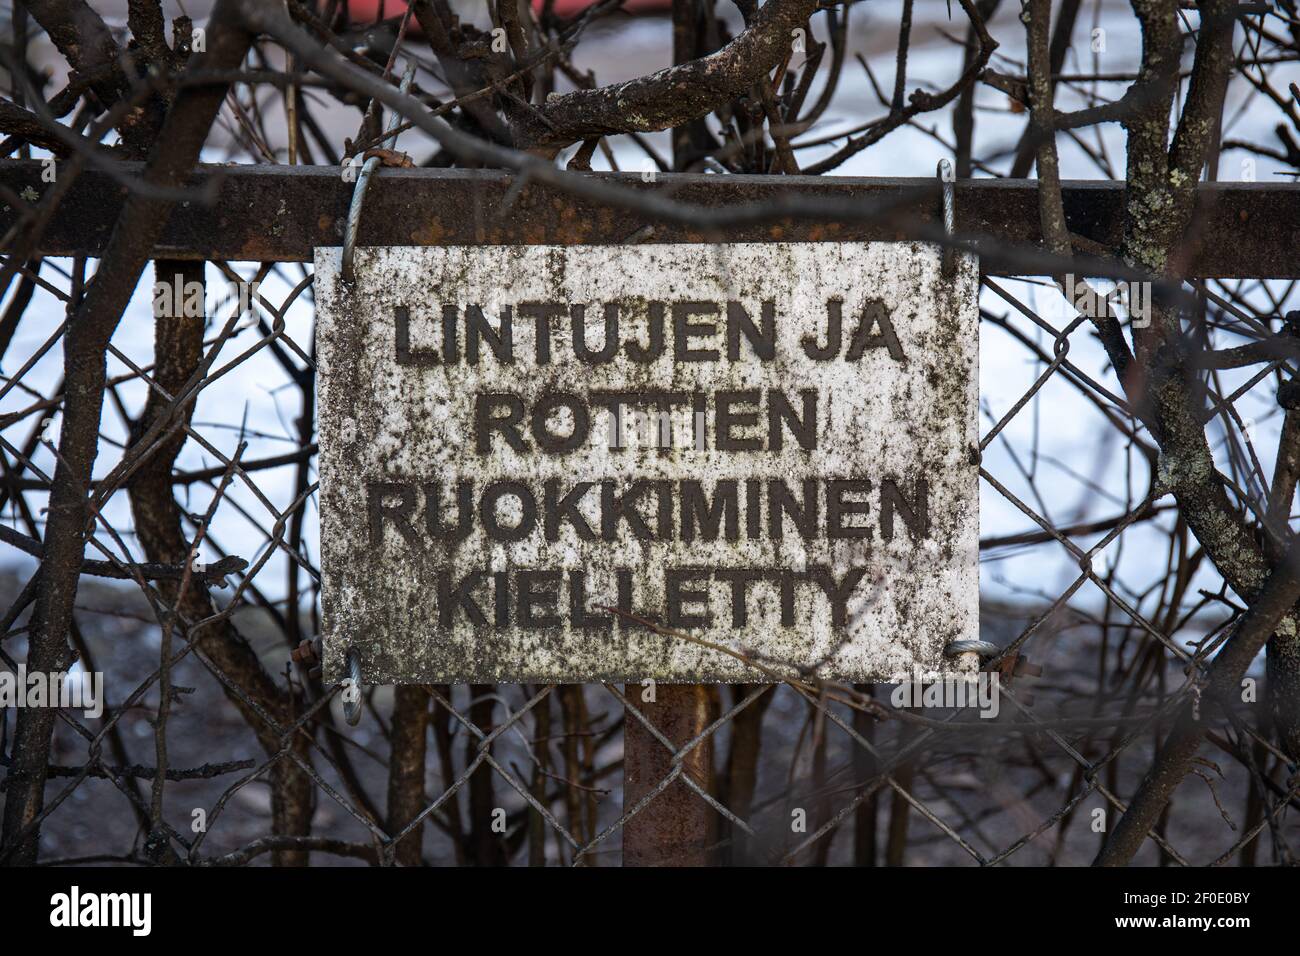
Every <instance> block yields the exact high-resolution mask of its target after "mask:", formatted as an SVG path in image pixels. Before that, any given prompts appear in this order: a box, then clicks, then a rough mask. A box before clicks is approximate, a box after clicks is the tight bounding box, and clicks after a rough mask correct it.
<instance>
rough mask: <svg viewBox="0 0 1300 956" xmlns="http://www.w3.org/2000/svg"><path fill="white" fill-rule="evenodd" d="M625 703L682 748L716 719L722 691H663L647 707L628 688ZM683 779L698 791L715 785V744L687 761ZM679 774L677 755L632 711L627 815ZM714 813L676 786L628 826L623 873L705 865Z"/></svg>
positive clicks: (626, 756)
mask: <svg viewBox="0 0 1300 956" xmlns="http://www.w3.org/2000/svg"><path fill="white" fill-rule="evenodd" d="M624 693H625V694H626V696H627V699H628V700H629V701H631V702H632V703H633V705H634V706H636V707H637V708H638V709H639V710H640V711H641V713H643V714H644V715H645V716H646V717H647V718H648V719H649V720H650V722H651V723H653V724H654V725H655V727H656V729H658V731H659V732H660V733H661V734H663V735H664V736H665V737H667V738H668V739H669V740H671V741H672V742H673V743H674V744H675V745H677V746H680V745H682V744H684V743H686V742H687V741H688V740H691V739H692V738H693V737H695V736H697V735H698V734H700V733H701V732H702V731H703V730H704V728H705V727H707V726H708V725H709V722H710V720H711V719H712V717H713V712H714V709H715V708H714V702H715V701H716V699H717V689H716V688H715V687H713V686H710V685H707V684H659V685H657V686H656V687H655V699H654V701H653V702H652V703H651V702H642V699H641V688H640V687H638V686H637V685H635V684H628V685H627V687H626V689H625V691H624ZM682 762H683V765H684V766H683V768H682V770H683V772H684V773H687V774H690V776H691V779H693V780H694V781H695V782H696V783H698V784H699V785H700V786H702V787H705V788H708V789H712V786H713V779H712V778H713V737H712V735H710V736H709V737H708V738H706V739H705V740H703V741H702V742H701V743H700V744H699V746H697V747H695V748H694V749H693V750H691V752H690V753H689V754H687V755H686V757H685V758H684V759H683V761H682ZM672 771H673V755H672V754H671V753H670V752H669V751H668V748H667V747H665V746H664V745H663V743H662V742H661V741H660V740H658V739H656V738H655V736H654V735H653V734H652V733H650V731H649V730H648V729H647V728H646V727H645V725H644V724H642V723H641V721H640V720H639V719H638V718H637V716H636V715H635V714H633V713H632V712H631V711H630V710H629V711H627V713H626V724H625V727H624V730H623V809H624V811H627V810H630V809H632V808H633V807H635V806H636V805H637V803H639V802H640V801H641V800H642V799H643V798H644V797H645V796H646V794H648V793H650V792H651V791H652V790H654V789H655V788H656V787H658V786H659V784H660V783H661V782H662V781H663V779H664V778H665V777H667V776H668V775H669V774H670V773H672ZM715 817H716V813H715V812H714V810H713V808H712V807H710V806H709V805H708V804H707V803H705V802H704V801H703V800H702V799H700V797H699V795H698V794H696V793H694V792H693V791H692V790H691V789H690V788H689V787H688V786H687V785H686V784H685V783H683V782H682V781H681V780H674V781H673V782H672V783H671V784H669V785H668V787H667V788H666V789H665V790H664V791H663V792H662V793H660V794H659V795H658V796H656V797H655V798H654V800H652V801H651V802H650V803H649V804H647V805H646V806H645V807H644V808H643V809H642V810H641V811H640V812H639V813H638V814H637V815H636V816H634V817H632V819H630V820H629V821H628V822H627V824H626V825H625V826H624V827H623V865H624V866H707V865H708V864H709V863H710V860H709V847H710V846H711V844H712V843H713V832H714V818H715Z"/></svg>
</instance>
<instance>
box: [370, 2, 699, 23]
mask: <svg viewBox="0 0 1300 956" xmlns="http://www.w3.org/2000/svg"><path fill="white" fill-rule="evenodd" d="M595 2H596V0H555V6H554V7H553V9H554V10H555V13H556V14H557V15H558V16H562V17H571V16H573V15H574V14H578V13H581V12H582V11H583V10H585V9H587V7H589V6H591V5H592V4H593V3H595ZM542 5H543V0H533V8H534V9H536V10H540V9H542ZM672 5H673V4H672V0H627V3H625V4H624V5H623V9H624V10H626V11H627V12H628V13H646V12H649V11H654V10H668V9H671V7H672ZM381 6H382V7H383V9H384V16H385V17H399V16H401V15H402V14H403V13H405V12H406V4H405V3H404V2H403V0H352V2H351V3H349V4H348V10H350V11H351V13H352V22H353V23H373V22H374V21H375V20H376V19H377V18H378V17H379V8H380V7H381ZM411 28H412V29H414V28H416V23H415V21H414V18H413V19H412V21H411Z"/></svg>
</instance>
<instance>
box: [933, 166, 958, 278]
mask: <svg viewBox="0 0 1300 956" xmlns="http://www.w3.org/2000/svg"><path fill="white" fill-rule="evenodd" d="M938 173H939V182H941V183H942V184H943V232H944V235H945V236H946V237H947V238H948V239H949V240H951V239H952V232H953V228H954V224H955V222H956V219H957V188H956V185H955V180H956V177H955V176H954V175H953V171H952V163H950V162H948V160H946V159H941V160H939V166H938ZM956 266H957V262H956V250H955V249H953V247H952V246H949V245H945V246H944V247H943V274H944V277H945V278H951V277H952V274H953V272H954V271H955V270H956Z"/></svg>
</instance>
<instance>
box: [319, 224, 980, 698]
mask: <svg viewBox="0 0 1300 956" xmlns="http://www.w3.org/2000/svg"><path fill="white" fill-rule="evenodd" d="M976 287H977V269H976V264H975V262H974V261H973V260H972V259H970V258H959V259H958V261H957V268H956V274H955V275H954V276H953V277H951V278H945V277H943V276H942V275H941V269H940V261H939V255H938V253H937V252H936V251H935V249H934V247H932V246H925V245H921V244H911V243H829V242H828V243H743V244H720V245H684V244H682V245H678V244H674V245H636V246H452V247H421V248H394V247H388V248H364V249H359V250H358V251H357V255H356V280H355V283H354V284H351V285H349V284H346V283H344V282H343V281H342V279H341V278H340V275H339V250H338V249H334V248H328V249H327V248H322V249H319V250H318V251H317V254H316V284H315V293H316V302H317V314H318V329H317V336H318V340H317V344H318V350H319V355H318V360H319V389H320V393H319V399H320V412H319V421H320V470H321V473H320V482H321V487H320V509H321V572H322V609H323V615H324V620H323V630H324V634H325V662H326V669H327V672H328V673H329V674H331V675H333V676H335V677H337V676H339V675H341V674H342V673H343V670H344V659H345V655H346V654H347V653H348V651H349V650H351V651H352V652H354V653H355V654H356V655H357V656H358V657H359V659H360V663H361V672H362V675H363V678H364V679H365V680H366V681H369V682H374V683H403V682H439V683H442V682H461V681H473V682H489V681H504V682H523V681H547V682H553V681H563V682H568V681H595V680H606V681H615V680H642V679H646V678H654V679H656V680H661V681H742V680H755V679H760V678H761V677H762V673H761V671H760V670H759V669H758V668H756V666H755V664H756V663H757V664H761V665H762V666H764V667H773V668H776V669H778V670H779V671H780V672H781V673H783V674H788V673H791V671H790V668H791V667H797V668H804V669H815V671H816V673H817V674H818V675H820V676H823V677H826V678H834V679H843V680H854V681H869V680H889V679H901V678H903V677H911V676H915V675H918V674H919V675H924V676H934V675H935V674H937V673H939V672H941V671H945V670H947V669H949V667H950V665H949V664H947V663H945V658H944V655H943V648H944V647H945V646H946V645H947V644H948V643H949V642H950V641H953V640H958V639H966V638H975V637H978V622H979V571H978V564H977V555H978V533H979V510H978V500H977V467H978V466H977V461H978V454H977V450H976V444H977V437H976V416H975V412H976V401H977V394H978V385H977V381H978V376H977V371H976V361H977V348H976V344H977V333H976V327H977V308H976ZM724 649H725V650H724ZM728 651H730V653H728ZM769 679H770V678H769Z"/></svg>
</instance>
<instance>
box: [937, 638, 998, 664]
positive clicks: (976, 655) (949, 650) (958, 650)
mask: <svg viewBox="0 0 1300 956" xmlns="http://www.w3.org/2000/svg"><path fill="white" fill-rule="evenodd" d="M1001 653H1002V648H1000V647H998V646H997V645H996V644H993V643H990V642H989V641H949V642H948V644H947V646H946V647H944V649H943V655H944V657H958V658H961V660H962V661H963V662H971V663H974V664H975V667H974V668H973V669H974V670H979V664H980V662H981V661H983V660H986V659H987V658H990V657H997V656H998V655H999V654H1001ZM968 655H969V656H968Z"/></svg>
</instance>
